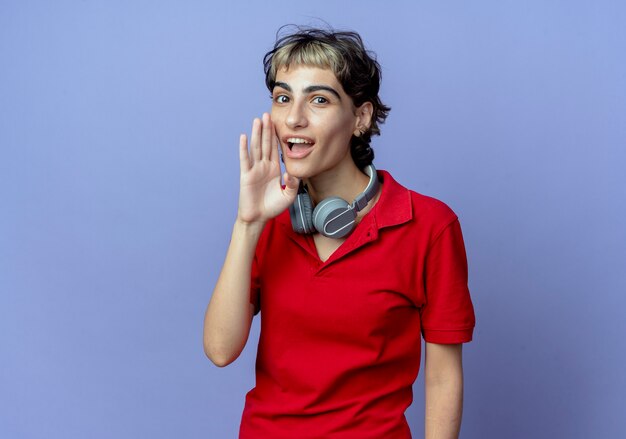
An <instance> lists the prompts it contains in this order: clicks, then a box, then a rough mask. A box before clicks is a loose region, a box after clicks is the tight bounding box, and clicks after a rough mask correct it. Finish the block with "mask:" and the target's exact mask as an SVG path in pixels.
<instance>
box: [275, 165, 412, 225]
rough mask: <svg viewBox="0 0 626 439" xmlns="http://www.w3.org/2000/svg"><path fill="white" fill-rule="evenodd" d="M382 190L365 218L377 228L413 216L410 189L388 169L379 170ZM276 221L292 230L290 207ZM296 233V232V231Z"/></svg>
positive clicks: (408, 219)
mask: <svg viewBox="0 0 626 439" xmlns="http://www.w3.org/2000/svg"><path fill="white" fill-rule="evenodd" d="M376 172H377V174H378V180H379V181H380V183H381V187H382V192H381V194H380V198H379V199H378V202H377V203H376V205H375V206H374V208H373V209H372V210H371V211H370V212H369V213H368V214H367V215H365V217H364V218H363V220H364V221H366V219H367V217H371V221H372V222H373V225H374V226H375V227H376V228H377V229H381V228H383V227H391V226H396V225H399V224H403V223H405V222H407V221H410V220H411V219H412V218H413V208H412V203H411V193H410V191H409V190H408V189H407V188H405V187H404V186H402V185H401V184H400V183H398V182H397V181H396V180H394V178H393V177H392V176H391V174H390V173H389V172H387V171H383V170H377V171H376ZM276 221H277V222H278V223H280V224H282V225H283V226H284V227H285V228H286V229H287V230H291V218H290V217H289V209H286V210H285V211H284V212H283V213H282V214H280V215H279V216H278V217H277V218H276ZM294 234H295V232H294Z"/></svg>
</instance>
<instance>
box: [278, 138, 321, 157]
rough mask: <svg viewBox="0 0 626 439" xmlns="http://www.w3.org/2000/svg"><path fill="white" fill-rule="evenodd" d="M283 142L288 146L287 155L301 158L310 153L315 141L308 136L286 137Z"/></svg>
mask: <svg viewBox="0 0 626 439" xmlns="http://www.w3.org/2000/svg"><path fill="white" fill-rule="evenodd" d="M283 142H284V144H285V145H286V146H287V148H288V149H287V150H286V151H285V155H286V157H288V158H292V159H301V158H304V157H306V156H307V155H309V153H310V152H311V151H313V144H314V143H315V142H313V140H312V139H309V138H307V137H286V138H284V139H283Z"/></svg>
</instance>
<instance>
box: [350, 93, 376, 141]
mask: <svg viewBox="0 0 626 439" xmlns="http://www.w3.org/2000/svg"><path fill="white" fill-rule="evenodd" d="M373 114H374V106H373V105H372V103H371V102H369V101H368V102H364V103H363V104H361V106H360V107H357V109H356V111H355V115H356V121H355V122H356V123H355V127H354V135H355V136H356V137H359V136H361V135H362V134H363V133H365V132H366V131H367V130H369V128H370V126H371V125H372V116H373Z"/></svg>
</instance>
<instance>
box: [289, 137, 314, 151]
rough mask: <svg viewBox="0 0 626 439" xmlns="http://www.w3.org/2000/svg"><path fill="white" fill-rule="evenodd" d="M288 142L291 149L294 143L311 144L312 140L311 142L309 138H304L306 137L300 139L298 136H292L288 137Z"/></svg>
mask: <svg viewBox="0 0 626 439" xmlns="http://www.w3.org/2000/svg"><path fill="white" fill-rule="evenodd" d="M287 143H288V144H289V149H291V148H293V145H294V144H299V145H304V144H306V145H310V144H311V142H309V141H308V140H304V139H300V138H298V137H290V138H288V139H287Z"/></svg>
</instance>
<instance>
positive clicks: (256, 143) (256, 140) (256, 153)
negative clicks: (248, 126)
mask: <svg viewBox="0 0 626 439" xmlns="http://www.w3.org/2000/svg"><path fill="white" fill-rule="evenodd" d="M250 160H251V162H252V164H254V162H257V161H259V160H261V119H259V118H258V117H257V118H255V119H254V122H252V133H251V134H250Z"/></svg>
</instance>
